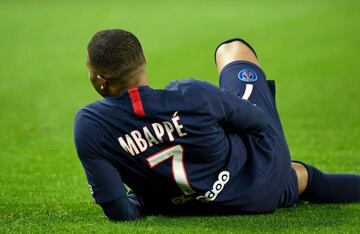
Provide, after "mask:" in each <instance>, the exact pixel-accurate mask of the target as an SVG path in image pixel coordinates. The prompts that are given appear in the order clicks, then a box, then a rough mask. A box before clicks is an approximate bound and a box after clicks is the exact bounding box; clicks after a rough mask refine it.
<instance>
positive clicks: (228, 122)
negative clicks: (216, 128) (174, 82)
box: [182, 79, 269, 133]
mask: <svg viewBox="0 0 360 234" xmlns="http://www.w3.org/2000/svg"><path fill="white" fill-rule="evenodd" d="M182 84H184V85H185V88H184V89H185V90H186V91H185V94H184V95H185V96H186V97H188V98H189V99H191V102H192V104H193V105H194V106H197V108H198V109H199V110H203V114H204V115H211V116H212V117H213V118H214V119H216V120H217V122H218V123H220V124H221V125H222V126H223V127H224V128H225V129H231V130H233V131H234V132H238V133H245V132H250V131H253V132H259V131H261V130H262V129H264V128H265V127H266V126H267V125H268V124H269V119H268V117H267V116H266V114H265V112H264V111H263V110H262V109H261V108H260V107H258V106H256V105H255V104H253V103H251V102H250V101H247V100H244V99H241V98H240V97H238V96H236V95H235V94H233V93H231V92H230V91H227V90H223V89H221V88H219V87H216V86H214V85H212V84H209V83H207V82H203V81H197V80H192V79H189V80H186V81H183V82H182Z"/></svg>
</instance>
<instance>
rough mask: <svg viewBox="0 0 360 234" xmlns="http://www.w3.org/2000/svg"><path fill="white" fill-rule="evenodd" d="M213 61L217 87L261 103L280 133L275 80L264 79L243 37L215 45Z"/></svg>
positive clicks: (256, 60)
mask: <svg viewBox="0 0 360 234" xmlns="http://www.w3.org/2000/svg"><path fill="white" fill-rule="evenodd" d="M215 62H216V66H217V69H218V72H219V74H220V87H221V88H223V89H227V90H229V91H231V92H232V93H234V94H236V95H237V96H239V97H241V98H243V99H247V100H249V101H251V102H252V103H254V104H256V105H258V106H259V107H261V108H262V109H263V110H264V111H265V112H267V113H268V115H269V117H270V118H272V120H273V123H274V124H275V125H276V128H277V129H279V130H280V133H281V134H283V131H282V127H281V123H280V119H279V116H278V113H277V110H276V105H275V99H274V95H275V83H274V81H267V80H266V76H265V73H264V71H263V70H262V69H261V67H260V64H259V62H258V59H257V56H256V53H255V50H254V49H253V48H252V47H251V46H250V45H249V44H248V43H247V42H246V41H244V40H242V39H239V38H235V39H230V40H227V41H225V42H223V43H221V44H220V45H219V46H218V47H217V48H216V50H215Z"/></svg>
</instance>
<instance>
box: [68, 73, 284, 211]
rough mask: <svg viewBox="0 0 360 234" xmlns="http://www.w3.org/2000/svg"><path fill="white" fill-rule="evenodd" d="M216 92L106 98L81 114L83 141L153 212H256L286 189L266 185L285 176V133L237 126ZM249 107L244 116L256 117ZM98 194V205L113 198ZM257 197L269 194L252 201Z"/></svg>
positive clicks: (200, 89) (173, 89)
mask: <svg viewBox="0 0 360 234" xmlns="http://www.w3.org/2000/svg"><path fill="white" fill-rule="evenodd" d="M216 89H218V88H216V87H214V86H212V85H209V84H207V83H205V82H200V81H196V80H185V81H183V82H172V83H171V84H170V85H169V86H168V87H167V88H166V89H165V90H154V89H152V88H150V87H148V86H141V87H139V88H135V89H131V90H129V91H125V92H123V93H122V94H120V95H119V96H116V97H106V98H105V99H104V100H101V101H97V102H95V103H93V104H90V105H88V106H87V107H85V108H83V109H82V110H80V111H79V113H78V114H77V118H76V124H77V125H83V126H84V127H83V129H86V130H83V133H79V135H84V134H85V135H87V138H88V139H89V141H90V142H91V144H92V145H94V151H97V152H96V153H95V154H94V155H97V156H95V157H101V158H103V159H104V160H107V161H109V162H111V164H112V165H114V167H115V168H116V169H117V170H118V172H119V173H120V175H121V177H122V179H123V181H124V182H125V184H127V185H128V186H129V187H131V189H133V190H134V191H135V193H137V194H139V195H140V197H142V198H143V199H144V203H145V207H147V209H148V210H150V212H154V213H156V212H160V213H161V212H162V211H165V213H169V212H170V213H171V212H173V213H175V212H174V211H176V212H180V213H186V209H188V207H194V206H198V207H212V208H219V209H220V210H221V208H222V207H225V208H226V207H233V208H234V207H236V206H237V207H239V209H240V210H241V209H246V207H252V208H254V204H251V205H250V203H255V202H257V201H258V200H259V199H262V198H261V197H262V196H264V197H266V196H267V194H268V193H271V192H272V191H275V189H278V186H282V185H280V181H279V179H277V181H278V183H279V184H272V185H271V186H269V185H266V184H267V181H269V180H273V179H274V177H276V178H277V177H279V175H278V174H276V172H270V170H271V169H272V167H273V166H271V165H272V164H276V158H275V157H274V152H275V150H276V142H277V134H276V133H275V132H274V131H273V130H272V129H271V127H269V126H267V124H266V120H259V121H258V122H264V124H263V125H264V126H262V127H261V129H266V131H263V130H261V131H258V129H257V128H254V129H251V130H250V131H249V132H248V131H246V132H245V131H242V129H241V127H239V126H240V125H241V124H238V123H234V125H232V121H233V122H234V120H236V118H234V119H230V118H232V117H231V116H230V115H232V114H234V115H236V113H232V112H235V110H232V109H231V108H232V107H231V106H230V105H232V102H231V101H229V102H227V101H226V102H223V103H221V98H223V97H221V95H222V94H221V92H220V91H217V90H216ZM219 90H220V89H219ZM217 92H220V93H217ZM217 95H219V97H218V98H219V100H217ZM231 98H232V97H231ZM235 101H236V100H235ZM214 102H215V103H214ZM217 102H218V103H217ZM246 105H248V104H247V103H246ZM246 108H248V107H247V106H246ZM246 108H244V109H241V108H240V109H241V110H242V111H244V113H243V115H246V114H248V115H250V117H251V115H252V113H245V112H246V111H247V109H246ZM240 115H241V114H240ZM240 115H239V116H240ZM253 117H254V118H255V117H256V116H255V115H254V116H253ZM228 119H230V120H228ZM237 121H242V119H241V118H240V119H237ZM244 121H246V120H245V119H244ZM251 121H254V120H251ZM245 125H246V124H245ZM85 126H86V127H85ZM75 138H76V136H75ZM256 157H260V158H256ZM80 158H81V156H80ZM266 164H268V165H266ZM89 182H90V184H91V181H89ZM261 186H262V187H263V189H259V187H261ZM92 189H93V190H94V193H95V194H94V196H95V199H96V200H97V201H98V202H101V201H105V200H109V199H110V198H108V197H107V195H106V194H102V191H100V190H98V189H97V188H96V184H92ZM263 191H266V193H264V192H263ZM254 193H263V194H257V195H256V196H257V197H259V196H260V198H257V199H253V200H252V199H251V196H254ZM97 197H98V199H97ZM272 205H273V204H269V206H272ZM255 207H256V206H255ZM183 211H184V212H183ZM192 212H193V211H192ZM212 213H215V210H213V211H212Z"/></svg>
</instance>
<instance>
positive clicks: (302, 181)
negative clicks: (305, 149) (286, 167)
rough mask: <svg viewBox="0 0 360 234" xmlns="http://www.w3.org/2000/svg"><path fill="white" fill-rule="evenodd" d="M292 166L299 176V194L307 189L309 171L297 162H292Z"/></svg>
mask: <svg viewBox="0 0 360 234" xmlns="http://www.w3.org/2000/svg"><path fill="white" fill-rule="evenodd" d="M291 167H292V168H293V169H294V170H295V172H296V175H297V178H298V187H299V194H301V193H303V192H304V191H305V188H306V186H307V183H308V178H309V175H308V171H307V169H306V167H305V166H304V165H303V164H301V163H297V162H292V163H291Z"/></svg>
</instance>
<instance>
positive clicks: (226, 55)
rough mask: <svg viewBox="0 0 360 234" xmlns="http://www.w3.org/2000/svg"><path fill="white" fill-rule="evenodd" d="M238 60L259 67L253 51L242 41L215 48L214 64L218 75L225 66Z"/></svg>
mask: <svg viewBox="0 0 360 234" xmlns="http://www.w3.org/2000/svg"><path fill="white" fill-rule="evenodd" d="M238 60H245V61H249V62H252V63H255V64H256V65H259V62H258V60H257V58H256V55H255V53H254V51H253V50H252V49H250V48H249V46H248V45H247V44H245V43H244V42H242V41H239V40H235V41H230V42H228V43H223V44H222V45H220V46H219V47H218V48H217V50H216V53H215V62H216V66H217V69H218V71H219V73H220V72H221V71H222V69H223V68H224V67H225V66H226V65H227V64H229V63H231V62H234V61H238Z"/></svg>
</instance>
